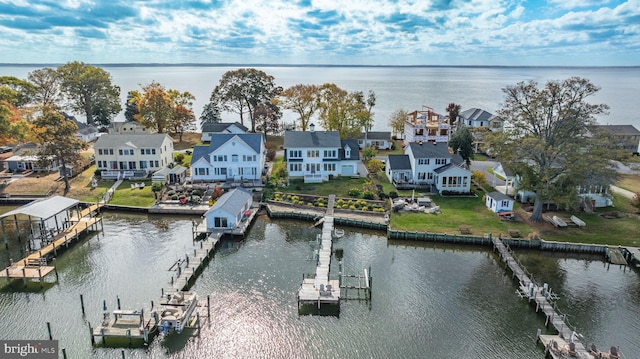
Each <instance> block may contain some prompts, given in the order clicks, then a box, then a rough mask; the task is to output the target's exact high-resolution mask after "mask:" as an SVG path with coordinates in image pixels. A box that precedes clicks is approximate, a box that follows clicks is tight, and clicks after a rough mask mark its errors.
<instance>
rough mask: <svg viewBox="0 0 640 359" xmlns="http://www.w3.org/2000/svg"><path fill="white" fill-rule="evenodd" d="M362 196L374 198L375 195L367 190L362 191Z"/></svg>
mask: <svg viewBox="0 0 640 359" xmlns="http://www.w3.org/2000/svg"><path fill="white" fill-rule="evenodd" d="M362 198H364V199H374V198H375V195H374V194H373V193H371V192H368V191H367V192H364V193H363V194H362Z"/></svg>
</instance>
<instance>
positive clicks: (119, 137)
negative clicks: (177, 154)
mask: <svg viewBox="0 0 640 359" xmlns="http://www.w3.org/2000/svg"><path fill="white" fill-rule="evenodd" d="M93 148H94V156H95V160H96V168H97V169H98V170H100V171H101V177H102V178H110V179H118V178H146V177H147V176H148V175H149V173H154V172H156V171H158V170H160V169H162V168H165V167H168V166H169V165H170V164H172V163H173V139H172V138H171V137H169V136H168V135H166V134H126V135H125V134H106V135H103V136H100V137H99V138H98V140H97V141H96V143H95V144H94V145H93Z"/></svg>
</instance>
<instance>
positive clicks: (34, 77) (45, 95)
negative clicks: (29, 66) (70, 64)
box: [27, 67, 62, 108]
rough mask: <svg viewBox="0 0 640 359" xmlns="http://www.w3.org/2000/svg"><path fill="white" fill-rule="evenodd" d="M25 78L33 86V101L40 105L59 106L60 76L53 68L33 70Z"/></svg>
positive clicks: (60, 95)
mask: <svg viewBox="0 0 640 359" xmlns="http://www.w3.org/2000/svg"><path fill="white" fill-rule="evenodd" d="M27 78H28V79H29V82H31V83H32V84H33V86H34V101H35V102H36V103H37V104H38V105H39V106H41V107H51V108H59V107H60V103H61V102H62V93H61V92H60V84H61V78H60V76H59V74H58V72H57V71H56V70H55V69H52V68H50V67H44V68H41V69H37V70H33V71H31V72H30V73H29V74H28V75H27Z"/></svg>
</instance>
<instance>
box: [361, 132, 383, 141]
mask: <svg viewBox="0 0 640 359" xmlns="http://www.w3.org/2000/svg"><path fill="white" fill-rule="evenodd" d="M358 139H359V140H364V132H363V133H361V134H360V137H358ZM367 139H368V140H387V141H390V140H391V132H374V131H370V132H368V133H367Z"/></svg>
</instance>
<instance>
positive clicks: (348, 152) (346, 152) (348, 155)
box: [344, 146, 351, 158]
mask: <svg viewBox="0 0 640 359" xmlns="http://www.w3.org/2000/svg"><path fill="white" fill-rule="evenodd" d="M344 157H346V158H351V147H349V146H344Z"/></svg>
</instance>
